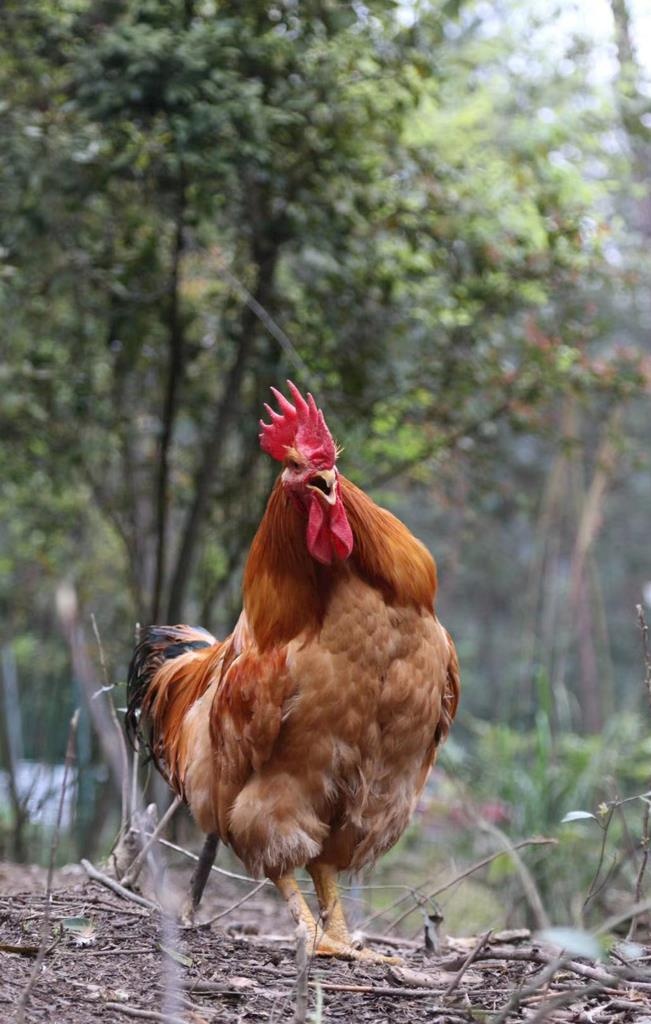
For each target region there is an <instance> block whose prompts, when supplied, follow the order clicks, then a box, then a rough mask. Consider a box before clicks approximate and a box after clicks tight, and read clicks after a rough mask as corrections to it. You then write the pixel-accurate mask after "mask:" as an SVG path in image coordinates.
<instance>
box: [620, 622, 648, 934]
mask: <svg viewBox="0 0 651 1024" xmlns="http://www.w3.org/2000/svg"><path fill="white" fill-rule="evenodd" d="M635 610H636V612H637V621H638V624H639V626H640V633H641V637H642V656H643V660H644V688H645V690H646V694H647V699H648V701H649V703H650V704H651V652H650V651H649V627H648V626H647V623H646V619H645V617H644V609H643V608H642V605H641V604H638V605H636V606H635ZM650 812H651V805H650V804H649V801H648V800H645V801H644V815H643V817H642V839H641V840H640V845H641V847H642V860H641V862H640V868H639V871H638V873H637V878H636V880H635V902H636V903H639V902H640V900H641V899H642V885H643V882H644V873H645V871H646V866H647V862H648V860H649V841H650V837H649V816H650ZM638 920H639V917H638V916H637V915H636V916H635V917H632V918H631V924H630V927H629V929H628V934H627V936H626V938H627V939H629V940H631V939H634V938H635V933H636V931H637V925H638Z"/></svg>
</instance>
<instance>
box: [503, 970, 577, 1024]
mask: <svg viewBox="0 0 651 1024" xmlns="http://www.w3.org/2000/svg"><path fill="white" fill-rule="evenodd" d="M565 963H566V961H565V958H564V957H562V956H561V957H557V958H556V959H555V960H553V961H552V962H551V963H549V964H548V965H547V967H546V968H545V970H544V971H541V972H540V974H538V975H537V976H536V978H535V980H534V981H533V983H532V984H531V985H528V986H527V987H526V988H522V986H519V987H517V988H516V989H515V990H514V991H513V992H512V993H511V995H510V996H509V998H508V999H507V1001H506V1003H505V1004H504V1006H503V1007H502V1008H501V1010H499V1011H498V1012H497V1013H496V1014H495V1016H494V1017H492V1018H491V1024H505V1022H506V1021H507V1020H508V1019H509V1017H510V1016H511V1014H512V1012H513V1010H515V1009H517V1007H518V1006H520V1005H521V1003H523V1002H524V1001H525V1000H526V999H529V998H530V997H531V996H534V995H537V994H538V993H539V992H540V990H541V989H542V988H545V987H546V986H547V985H548V984H549V983H550V982H551V980H552V979H553V977H554V975H555V974H556V973H557V971H559V970H560V969H561V968H562V967H564V966H565Z"/></svg>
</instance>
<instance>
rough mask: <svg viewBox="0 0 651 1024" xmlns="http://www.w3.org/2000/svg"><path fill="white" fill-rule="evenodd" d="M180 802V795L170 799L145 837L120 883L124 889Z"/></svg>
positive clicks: (139, 867) (136, 875)
mask: <svg viewBox="0 0 651 1024" xmlns="http://www.w3.org/2000/svg"><path fill="white" fill-rule="evenodd" d="M182 803H183V800H182V798H181V797H180V796H175V797H174V799H173V800H172V803H171V804H170V805H169V807H168V808H167V810H166V811H165V814H164V815H163V817H162V818H161V820H160V821H159V822H158V825H157V826H156V828H155V829H154V831H153V832H151V833H150V834H149V835H148V836H147V839H146V840H145V842H144V843H143V845H142V849H141V851H140V853H139V854H138V855H137V857H134V859H133V862H132V864H131V867H130V868H129V870H128V871H127V873H126V875H125V876H124V878H123V879H122V885H123V886H124V887H125V888H126V889H128V888H130V887H131V886H132V885H133V883H134V882H135V880H136V879H137V877H138V875H139V874H140V872H141V871H142V868H143V865H144V863H145V860H146V859H147V854H148V853H149V850H150V848H151V846H152V844H153V843H155V842H156V840H157V839H158V837H159V835H160V833H161V832H163V831H164V829H165V828H166V826H167V824H168V822H169V821H170V819H171V818H172V817H173V816H174V814H175V813H176V811H177V810H178V808H179V806H180V805H181V804H182Z"/></svg>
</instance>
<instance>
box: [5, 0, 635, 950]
mask: <svg viewBox="0 0 651 1024" xmlns="http://www.w3.org/2000/svg"><path fill="white" fill-rule="evenodd" d="M643 7H644V5H643V3H642V2H641V0H640V2H639V3H637V4H636V3H634V2H633V0H610V2H607V0H599V3H594V4H591V3H588V2H587V0H585V2H577V3H563V4H559V5H555V4H552V3H544V2H539V0H525V2H515V0H495V2H493V0H432V2H423V3H418V2H413V3H412V2H402V3H391V2H377V3H375V2H367V3H353V4H347V3H335V2H325V0H315V2H311V0H305V2H301V3H298V2H295V0H277V2H275V3H258V2H256V0H251V2H248V3H246V4H242V3H239V2H238V3H236V2H232V3H230V2H226V0H224V2H215V0H142V2H139V3H137V4H136V3H128V2H124V0H95V2H92V3H91V2H89V0H62V2H58V3H54V2H51V0H29V2H27V3H26V2H24V0H21V2H8V3H6V4H5V5H3V17H2V23H1V26H0V32H1V34H2V38H1V45H2V60H1V61H0V140H1V145H2V162H1V167H0V234H1V241H0V261H1V262H0V331H1V341H0V481H1V487H0V646H1V648H2V676H1V678H2V693H1V701H0V724H1V728H0V768H1V769H2V774H1V775H0V783H1V785H0V857H4V858H6V859H16V860H21V861H44V860H46V859H47V856H48V850H49V843H50V835H51V828H52V824H53V817H52V810H51V808H52V805H53V801H54V802H56V801H55V797H54V795H53V794H55V793H57V792H58V787H60V775H61V765H62V761H63V755H64V751H65V746H66V737H67V731H68V722H69V719H70V716H71V714H72V711H73V709H74V708H75V707H76V706H81V707H82V715H81V720H80V726H79V732H78V770H77V774H76V776H75V787H74V793H73V794H72V796H71V798H70V806H69V809H68V812H67V816H66V817H65V820H64V836H63V837H62V842H61V845H60V850H59V860H60V861H61V862H63V861H65V860H71V859H78V858H79V857H80V856H82V855H86V856H93V857H99V856H101V855H103V854H106V853H107V852H108V850H109V849H110V847H111V844H112V842H113V840H114V838H115V833H116V831H117V828H118V825H119V794H118V791H117V789H116V786H115V784H114V780H112V778H111V776H110V773H109V770H108V767H107V765H106V761H105V758H104V755H103V752H102V748H101V744H100V742H99V740H98V736H97V734H96V731H95V730H94V728H93V725H92V721H91V717H90V716H89V713H88V693H87V692H86V693H84V692H82V691H83V689H84V688H83V686H82V682H83V680H81V679H80V678H78V672H76V671H75V668H74V667H73V664H72V660H71V629H72V631H73V632H74V633H75V636H76V641H75V642H76V643H77V645H79V644H82V645H85V649H86V651H87V652H88V654H89V657H90V658H91V659H92V661H93V671H94V673H95V678H96V684H97V687H100V686H101V685H102V673H101V668H100V664H99V658H98V652H97V648H96V646H95V640H94V638H93V630H92V628H91V615H94V617H95V620H96V623H97V627H98V630H99V633H100V635H101V640H102V645H103V648H104V652H105V657H106V661H107V663H108V667H109V668H108V670H109V674H110V678H111V682H112V683H115V689H114V690H113V691H112V693H111V694H110V696H111V698H114V700H115V704H116V706H117V707H118V709H119V708H122V707H123V706H124V700H125V698H124V680H125V675H126V666H127V663H128V659H129V656H130V651H131V648H132V643H133V637H134V630H135V625H136V623H138V622H139V623H148V622H152V621H158V622H161V621H162V622H176V621H186V622H192V623H197V624H201V625H203V626H206V627H208V628H210V629H211V630H212V631H213V632H214V633H216V634H217V635H224V634H225V632H226V631H227V630H228V629H230V627H231V626H232V624H233V621H234V619H235V617H236V615H237V613H238V611H239V602H240V591H239V587H240V577H241V570H242V564H243V560H244V558H245V555H246V551H247V549H248V545H249V543H250V540H251V537H252V535H253V533H254V531H255V528H256V525H257V523H258V522H259V520H260V517H261V514H262V510H263V508H264V503H265V500H266V495H267V494H268V492H269V489H270V485H271V482H272V479H273V476H274V473H275V467H274V466H273V465H271V464H270V460H268V459H266V458H264V457H263V456H261V455H260V453H259V450H258V445H257V431H258V418H259V415H260V412H261V408H262V403H263V401H264V400H265V399H266V398H267V397H268V389H269V386H270V385H271V384H275V385H279V384H282V382H283V381H284V379H285V378H286V377H287V376H288V375H289V376H291V377H292V378H293V379H294V380H295V381H296V382H297V383H298V384H299V385H300V386H301V387H302V388H304V389H311V390H312V391H313V392H314V394H315V396H316V397H317V400H318V402H319V404H320V405H322V406H323V408H324V410H325V411H326V414H327V419H328V423H329V424H330V425H331V426H332V428H333V431H334V433H335V435H336V437H337V439H338V440H339V441H340V442H341V443H342V444H343V445H344V453H343V456H342V460H341V465H342V469H343V471H344V472H345V473H346V474H347V475H348V476H350V477H351V478H352V479H353V480H355V482H357V483H358V484H360V485H361V486H362V487H364V488H365V489H366V490H367V491H368V492H369V493H371V494H372V496H373V497H374V498H375V499H376V500H378V501H379V502H380V503H382V504H385V505H387V506H388V507H390V508H391V509H392V510H394V511H395V512H396V513H397V514H398V515H400V516H401V517H402V518H403V519H404V520H405V521H406V522H407V523H408V525H409V526H410V527H411V528H412V529H413V530H414V532H415V533H416V534H417V535H418V536H419V537H421V538H422V539H423V540H424V541H425V542H426V544H427V545H428V546H429V548H430V549H431V550H432V552H433V553H434V555H435V557H436V558H437V561H438V566H439V577H440V590H439V611H440V615H441V617H442V619H443V621H444V622H445V624H446V625H447V626H448V628H449V629H450V630H451V632H452V634H453V636H454V638H455V641H456V643H457V646H458V649H459V653H460V659H461V666H462V675H463V699H462V706H461V711H460V715H459V718H458V721H457V724H456V726H455V729H454V730H453V735H452V737H451V739H450V741H449V743H448V745H447V747H446V751H445V754H444V756H443V757H442V759H441V762H440V768H439V769H437V772H436V773H435V776H434V778H433V781H432V785H431V787H430V788H429V789H428V791H427V796H426V798H425V799H424V800H423V801H422V806H421V808H420V814H419V816H418V818H417V821H416V823H415V824H414V826H413V828H412V830H411V831H410V833H409V834H408V835H407V837H406V839H405V840H404V841H403V844H402V846H401V848H400V850H399V851H398V853H397V854H394V855H393V857H389V858H388V859H387V861H386V862H385V864H384V866H383V867H382V872H383V874H382V877H385V878H389V879H391V878H394V879H395V878H398V879H400V880H403V881H404V879H405V877H406V875H408V876H409V878H410V879H411V878H413V879H417V878H420V877H425V876H426V875H431V874H432V872H433V871H438V870H443V869H444V868H446V867H447V866H449V864H450V863H451V862H454V863H457V862H460V863H466V862H469V861H470V860H471V859H472V858H476V857H477V856H481V855H482V854H483V853H486V851H488V852H490V851H492V850H495V849H496V848H497V849H499V843H500V842H507V840H505V839H504V837H505V836H507V837H510V840H512V841H514V840H517V839H519V838H522V837H526V836H529V835H532V834H535V833H544V834H545V835H548V836H552V837H555V838H557V839H558V840H559V843H558V846H557V847H556V848H554V849H553V850H551V851H550V849H549V848H547V847H545V848H540V849H538V848H534V849H533V850H532V851H529V852H528V853H527V854H526V861H527V864H528V866H529V869H530V870H531V872H532V875H533V877H534V878H535V881H536V884H537V885H538V887H539V890H540V892H541V893H542V894H543V897H544V899H545V901H546V905H547V906H548V908H549V909H550V912H551V913H552V915H553V916H554V917H555V919H558V920H565V919H568V918H572V917H576V916H577V915H578V914H579V912H580V909H581V907H582V904H583V900H584V898H585V895H586V891H587V890H588V889H589V888H590V881H591V879H593V876H594V871H595V869H596V868H597V865H598V854H599V844H600V841H601V838H602V835H603V831H604V822H605V820H606V819H607V821H608V824H609V825H610V824H611V818H612V817H613V814H612V811H613V808H614V806H615V805H614V804H613V803H612V802H613V801H618V800H619V799H620V798H622V797H625V796H630V795H635V794H639V793H644V792H645V791H646V790H647V789H648V779H649V775H650V774H651V733H650V730H649V713H648V708H647V703H646V702H647V698H646V694H645V692H644V687H643V685H642V681H643V677H644V665H643V657H642V655H641V652H640V637H639V628H638V623H637V619H636V606H637V605H638V604H640V605H641V606H642V607H643V608H644V607H647V608H648V607H649V605H650V604H651V564H650V561H649V511H648V510H649V508H650V507H651V477H650V475H649V417H648V396H649V381H650V380H651V291H650V288H649V286H650V284H651V253H650V251H649V245H650V240H651V195H650V192H649V186H650V183H651V53H650V52H648V50H649V48H648V46H647V47H646V51H645V49H644V45H645V44H644V39H645V38H647V41H648V38H651V33H649V31H648V29H649V22H650V19H649V16H648V12H645V11H644V9H643ZM645 26H646V30H647V31H646V35H645ZM57 609H58V610H57ZM71 609H72V611H71ZM62 611H63V612H64V613H65V614H64V619H65V620H66V622H67V623H68V628H63V627H62V623H61V612H62ZM71 616H72V620H71ZM71 621H73V626H72V627H70V622H71ZM72 646H73V649H74V643H73V645H72ZM101 699H102V700H104V699H105V695H102V697H101ZM157 795H158V799H159V801H160V802H161V804H164V803H165V802H166V801H167V800H168V799H169V797H168V796H166V794H165V791H164V790H163V791H161V790H160V788H159V789H158V790H157ZM600 806H601V810H599V808H600ZM629 807H630V808H632V810H630V811H629V810H628V808H629ZM640 807H641V804H640V802H639V801H638V802H635V801H633V802H632V803H631V804H630V805H627V810H626V814H624V813H623V811H622V813H621V814H620V813H619V811H621V810H622V809H621V808H619V811H618V814H617V816H616V817H615V818H614V820H613V821H612V828H611V829H610V831H609V834H608V835H607V836H606V854H607V856H606V859H605V862H604V865H603V867H604V871H606V872H607V874H606V879H607V882H608V884H607V885H606V886H605V887H604V888H603V889H602V890H600V891H599V892H598V893H596V894H593V895H594V897H595V905H596V904H597V903H598V904H599V907H600V911H602V912H604V911H607V910H609V909H612V906H614V905H617V902H618V900H621V899H622V898H623V896H622V894H623V893H628V898H629V902H630V894H631V892H632V889H633V882H634V878H635V876H636V874H637V870H638V867H637V865H638V861H639V857H640V855H641V851H640V829H641V810H640ZM604 808H605V810H604ZM577 809H583V810H585V811H586V813H588V812H590V813H592V814H594V815H595V817H594V818H585V819H581V820H577V821H574V822H569V823H566V824H562V818H563V817H564V815H565V814H567V813H568V812H572V811H575V810H577ZM179 829H180V830H181V831H182V832H183V835H184V837H185V841H186V842H187V843H188V844H189V845H192V846H193V848H196V847H197V844H198V842H199V839H198V837H197V836H196V834H194V835H192V834H190V832H189V825H188V823H185V824H183V822H180V823H178V822H177V831H178V830H179ZM496 844H497V847H496ZM523 856H525V855H524V854H523ZM378 898H380V897H378ZM455 900H456V902H455ZM446 913H448V914H449V915H451V919H452V922H453V925H454V922H455V921H456V923H457V927H463V928H467V929H468V930H472V929H473V928H477V927H479V926H481V925H482V924H484V923H486V922H487V921H488V922H489V923H491V924H492V923H494V921H495V920H496V918H503V919H504V920H505V921H506V922H507V923H509V922H510V923H513V922H516V923H517V921H519V920H522V919H526V918H527V913H528V910H527V903H526V900H525V899H524V897H523V896H522V894H521V892H520V887H519V883H518V871H517V864H516V866H515V867H514V864H513V860H512V859H511V858H509V857H504V858H502V859H498V860H497V861H495V862H494V863H493V865H492V866H491V869H490V872H489V873H488V874H487V875H486V876H485V877H482V878H481V880H479V881H476V882H474V883H471V884H470V885H469V886H467V887H466V888H465V889H464V891H463V893H456V894H455V896H454V897H453V898H452V899H451V900H450V901H449V905H448V906H447V907H446Z"/></svg>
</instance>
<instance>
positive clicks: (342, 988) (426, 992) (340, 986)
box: [309, 981, 467, 1017]
mask: <svg viewBox="0 0 651 1024" xmlns="http://www.w3.org/2000/svg"><path fill="white" fill-rule="evenodd" d="M309 985H310V988H316V987H317V985H320V986H321V988H322V989H323V991H324V992H359V993H360V994H363V995H369V996H405V997H406V998H408V999H409V998H411V997H413V998H415V999H422V998H424V997H425V996H429V997H430V999H431V998H432V989H431V988H408V987H407V986H405V987H404V988H397V987H396V986H392V985H353V984H346V983H345V982H338V981H311V982H310V983H309ZM428 1009H429V1013H430V1015H432V1014H434V1013H442V1014H445V1015H446V1016H450V1015H453V1016H459V1017H467V1014H466V1013H465V1012H464V1011H462V1010H459V1011H458V1012H457V1011H455V1010H454V1009H453V1008H451V1007H449V1006H434V1005H433V1006H430V1007H429V1008H428Z"/></svg>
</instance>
